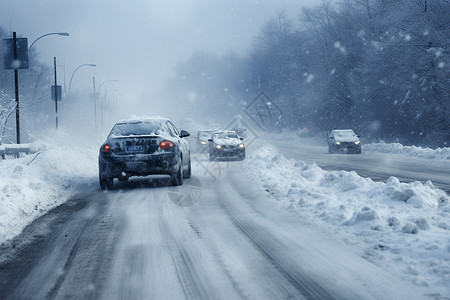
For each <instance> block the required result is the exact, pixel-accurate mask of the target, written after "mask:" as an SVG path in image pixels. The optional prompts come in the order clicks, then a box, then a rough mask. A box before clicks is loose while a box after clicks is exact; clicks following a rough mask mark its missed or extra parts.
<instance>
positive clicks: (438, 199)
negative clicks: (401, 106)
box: [245, 146, 450, 295]
mask: <svg viewBox="0 0 450 300" xmlns="http://www.w3.org/2000/svg"><path fill="white" fill-rule="evenodd" d="M245 165H246V170H247V175H248V176H250V177H251V178H252V179H253V180H254V181H255V182H257V183H258V184H260V185H262V186H263V187H264V188H265V189H266V190H267V192H269V193H270V194H271V195H272V196H273V197H272V199H273V201H275V202H278V203H279V205H280V206H281V207H282V208H284V209H286V210H288V211H294V212H295V213H296V214H298V216H299V217H301V218H304V219H305V220H307V221H309V222H310V223H311V224H315V225H316V226H317V227H319V228H320V227H322V228H324V229H325V228H326V230H329V231H330V230H331V231H332V232H334V233H335V234H336V235H337V236H342V239H343V240H345V242H346V243H348V244H350V245H354V246H355V247H359V248H360V249H361V256H363V257H364V258H366V259H367V260H369V261H371V262H373V263H374V264H376V265H379V266H381V267H382V268H384V269H387V270H389V269H392V270H395V272H398V273H399V274H401V276H403V277H404V278H405V279H406V280H408V281H410V282H413V283H414V284H417V285H419V286H425V287H429V288H430V291H432V292H439V293H440V294H441V295H450V285H449V282H450V198H449V197H448V196H447V195H446V193H445V192H443V191H441V190H439V189H436V188H435V187H434V186H433V185H432V183H431V182H427V183H425V184H422V183H420V182H414V183H400V182H399V181H398V179H397V178H395V177H391V178H390V179H389V180H388V181H387V182H386V183H382V182H373V181H372V180H371V179H368V178H362V177H360V176H358V175H357V174H356V173H355V172H346V171H325V170H323V169H321V168H320V167H318V166H317V165H316V164H306V163H304V162H302V161H296V160H293V159H290V160H289V159H286V158H285V157H284V156H283V155H281V154H279V153H277V150H276V149H275V148H273V147H270V146H268V147H265V148H263V149H260V150H258V151H256V152H254V153H252V154H251V155H249V157H248V158H247V159H246V161H245Z"/></svg>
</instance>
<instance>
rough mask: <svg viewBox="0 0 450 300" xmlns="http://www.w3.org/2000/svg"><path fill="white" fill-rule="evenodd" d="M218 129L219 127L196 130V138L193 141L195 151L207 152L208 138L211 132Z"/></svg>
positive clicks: (211, 134)
mask: <svg viewBox="0 0 450 300" xmlns="http://www.w3.org/2000/svg"><path fill="white" fill-rule="evenodd" d="M216 131H219V129H207V130H199V131H198V132H197V138H196V143H195V149H196V150H197V152H207V151H208V149H209V142H208V140H209V139H210V138H211V137H212V136H213V133H214V132H216Z"/></svg>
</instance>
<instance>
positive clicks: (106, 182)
mask: <svg viewBox="0 0 450 300" xmlns="http://www.w3.org/2000/svg"><path fill="white" fill-rule="evenodd" d="M98 177H99V181H100V188H101V189H102V190H110V189H111V188H112V187H113V185H114V178H113V177H104V176H102V175H101V174H99V176H98Z"/></svg>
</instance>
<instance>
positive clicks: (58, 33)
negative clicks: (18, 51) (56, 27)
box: [28, 32, 69, 51]
mask: <svg viewBox="0 0 450 300" xmlns="http://www.w3.org/2000/svg"><path fill="white" fill-rule="evenodd" d="M48 35H61V36H69V33H68V32H51V33H47V34H44V35H41V36H40V37H38V38H37V39H35V40H34V42H32V43H31V45H30V47H28V51H30V50H31V47H33V45H34V43H36V42H37V41H38V40H40V39H41V38H43V37H45V36H48Z"/></svg>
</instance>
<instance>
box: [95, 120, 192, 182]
mask: <svg viewBox="0 0 450 300" xmlns="http://www.w3.org/2000/svg"><path fill="white" fill-rule="evenodd" d="M188 136H189V133H188V132H187V131H185V130H181V132H180V131H178V129H177V128H176V127H175V125H173V123H172V122H171V121H169V120H168V119H165V118H160V117H146V118H140V119H129V120H124V121H120V122H117V123H116V124H115V125H114V127H113V128H112V130H111V132H110V133H109V135H108V137H107V139H106V141H105V142H104V143H103V145H101V147H100V151H99V157H98V167H99V181H100V187H101V188H102V189H110V188H112V187H113V184H114V178H117V179H118V180H119V181H126V180H128V178H129V177H131V176H148V175H169V176H170V177H171V180H170V183H171V184H172V185H182V184H183V178H189V177H191V158H190V149H189V144H188V142H187V141H186V140H185V139H183V138H184V137H188Z"/></svg>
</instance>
